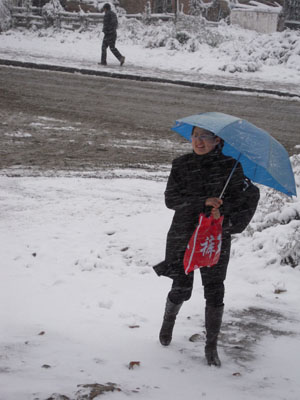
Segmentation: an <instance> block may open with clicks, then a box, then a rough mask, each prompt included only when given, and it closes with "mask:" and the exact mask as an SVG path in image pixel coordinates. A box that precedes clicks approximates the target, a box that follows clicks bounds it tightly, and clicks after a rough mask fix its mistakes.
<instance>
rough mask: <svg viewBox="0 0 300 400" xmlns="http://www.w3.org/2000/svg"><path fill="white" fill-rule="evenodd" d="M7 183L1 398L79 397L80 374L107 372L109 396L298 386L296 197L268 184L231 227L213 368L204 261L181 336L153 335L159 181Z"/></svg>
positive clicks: (299, 163)
mask: <svg viewBox="0 0 300 400" xmlns="http://www.w3.org/2000/svg"><path fill="white" fill-rule="evenodd" d="M293 165H294V170H295V172H296V182H297V189H298V193H299V187H300V157H299V156H294V157H293ZM145 174H146V173H145ZM145 178H147V176H146V175H145ZM0 187H1V196H0V207H1V208H0V209H1V225H0V241H1V243H2V245H3V247H4V248H3V250H2V258H1V268H0V281H1V282H2V285H1V291H0V300H1V304H2V307H1V309H0V319H1V330H0V335H1V340H0V388H1V389H0V399H1V400H33V399H41V400H45V399H48V398H51V399H57V400H63V399H67V397H59V396H58V395H54V394H55V393H56V394H58V393H59V394H61V395H65V396H68V398H69V399H83V397H80V396H83V395H84V393H88V392H89V389H87V388H86V389H84V388H83V387H77V385H80V384H95V383H98V384H106V383H107V382H112V383H115V384H116V387H117V388H118V389H119V390H118V391H117V390H116V391H114V392H109V393H106V394H105V397H104V398H106V399H127V398H135V399H143V400H150V399H151V400H152V399H153V400H154V399H155V400H156V399H160V400H168V399H174V400H181V399H182V398H183V397H187V398H189V399H191V400H196V399H202V398H203V399H209V400H218V399H219V400H221V399H222V400H223V399H232V400H240V399H243V400H254V399H262V400H266V399H272V400H298V399H299V395H300V381H299V377H300V376H299V371H300V359H299V357H298V354H299V346H300V326H299V320H300V317H299V303H300V292H299V286H300V275H299V272H300V268H299V258H300V249H299V243H300V221H299V215H300V201H299V199H296V198H293V199H289V198H287V197H286V196H284V195H280V194H277V193H273V191H272V190H266V191H265V190H264V189H263V190H262V197H261V201H260V206H259V209H258V211H257V213H256V215H255V218H254V220H253V222H252V223H251V226H250V227H249V228H248V229H247V231H246V232H244V233H243V234H242V235H240V236H237V237H235V238H234V240H233V248H232V258H231V262H230V265H229V273H228V278H227V292H226V298H225V303H226V306H225V307H226V309H225V315H224V324H223V327H222V334H221V338H220V357H221V359H222V367H221V368H220V369H217V368H213V367H208V366H207V365H206V363H205V359H204V353H203V348H204V340H205V337H204V300H203V290H202V287H201V282H200V276H198V274H197V275H196V279H195V287H194V292H193V296H192V299H191V300H190V301H189V302H187V303H186V304H185V305H184V307H183V308H182V310H181V312H180V314H179V317H178V321H177V324H176V327H175V332H174V339H173V342H172V344H171V345H170V346H169V347H168V348H164V347H162V346H161V345H160V344H159V341H158V332H159V329H160V324H161V320H162V315H163V310H164V303H165V298H166V294H167V292H168V290H169V287H170V282H171V281H169V279H168V278H158V277H157V276H156V275H155V273H154V272H153V270H152V268H151V266H152V265H153V264H155V263H157V262H159V261H161V260H162V259H163V257H164V246H165V236H166V233H167V230H168V227H169V225H170V222H171V218H172V212H171V211H170V210H167V209H166V208H165V206H164V199H163V192H164V189H165V182H164V181H160V182H157V181H155V180H152V179H137V178H135V177H134V174H133V175H132V178H119V179H110V180H109V179H93V178H92V179H84V178H46V177H44V178H43V177H40V178H26V177H25V178H11V177H10V178H9V177H5V176H2V177H0ZM291 264H292V265H294V267H292V266H291ZM295 265H297V266H295ZM194 334H197V335H196V341H195V342H191V341H189V338H190V337H191V336H192V335H194ZM131 362H138V364H139V365H137V364H136V365H134V366H133V368H129V365H130V363H131ZM111 388H113V386H111ZM76 393H77V394H76ZM50 395H53V396H52V397H50ZM84 398H85V397H84ZM89 398H92V397H89Z"/></svg>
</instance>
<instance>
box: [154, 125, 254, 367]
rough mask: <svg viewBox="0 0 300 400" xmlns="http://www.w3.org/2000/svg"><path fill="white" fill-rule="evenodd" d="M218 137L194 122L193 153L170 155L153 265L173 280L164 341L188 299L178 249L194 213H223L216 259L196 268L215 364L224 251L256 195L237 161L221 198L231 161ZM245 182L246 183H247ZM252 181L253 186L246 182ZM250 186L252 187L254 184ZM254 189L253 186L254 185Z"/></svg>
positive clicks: (189, 280)
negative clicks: (167, 214)
mask: <svg viewBox="0 0 300 400" xmlns="http://www.w3.org/2000/svg"><path fill="white" fill-rule="evenodd" d="M222 147H223V141H222V139H221V138H219V137H218V136H215V135H214V134H213V133H212V132H209V131H206V130H204V129H202V128H199V127H194V128H193V131H192V148H193V152H192V153H189V154H186V155H183V156H181V157H179V158H177V159H175V160H174V161H173V163H172V169H171V173H170V176H169V179H168V183H167V188H166V191H165V203H166V206H167V207H168V208H170V209H173V210H174V211H175V214H174V217H173V221H172V224H171V227H170V230H169V232H168V236H167V244H166V256H165V260H164V261H163V262H161V263H159V264H158V265H156V266H155V267H154V270H155V272H156V273H157V274H158V275H163V276H167V277H169V278H171V279H172V280H173V283H172V287H171V290H170V292H169V293H168V296H167V302H166V307H165V313H164V318H163V324H162V327H161V330H160V334H159V339H160V342H161V344H162V345H164V346H168V345H169V344H170V343H171V340H172V332H173V328H174V324H175V320H176V316H177V314H178V312H179V310H180V308H181V306H182V304H183V302H184V301H187V300H189V299H190V297H191V294H192V289H193V280H194V272H191V273H189V274H188V275H186V274H185V272H184V267H183V258H184V253H185V250H186V247H187V244H188V242H189V239H190V237H191V236H192V234H193V232H194V230H195V228H196V226H197V224H198V220H199V215H200V213H205V214H206V215H207V216H209V215H210V214H212V215H213V217H214V218H216V219H218V218H219V217H220V216H221V215H223V216H224V220H223V231H222V247H221V254H220V259H219V261H218V263H217V264H216V265H214V266H213V267H203V268H200V273H201V278H202V284H203V287H204V297H205V300H206V307H205V327H206V345H205V356H206V359H207V363H208V365H215V366H220V365H221V362H220V359H219V356H218V352H217V340H218V335H219V332H220V327H221V323H222V316H223V310H224V303H223V300H224V280H225V278H226V271H227V265H228V262H229V256H230V243H231V234H233V233H239V232H241V231H242V230H243V229H245V227H246V226H247V225H248V223H249V222H250V219H251V217H252V216H253V214H254V211H255V209H256V204H257V201H258V197H259V192H258V189H257V190H255V193H256V196H255V195H254V196H249V194H248V193H247V194H246V192H247V191H245V184H246V185H247V184H249V180H248V181H247V178H245V177H244V174H243V170H242V167H241V165H240V164H239V163H238V164H237V167H236V170H235V172H234V174H233V176H232V178H231V180H230V182H229V184H228V187H227V189H226V191H225V194H224V196H223V199H220V198H219V196H220V193H221V192H222V189H223V187H224V185H225V183H226V181H227V178H228V176H229V175H230V172H231V170H232V169H233V167H234V165H235V163H236V160H234V159H232V158H231V157H226V156H225V155H223V154H222ZM247 182H248V183H247ZM252 186H253V185H252ZM254 188H255V187H254ZM255 189H256V188H255Z"/></svg>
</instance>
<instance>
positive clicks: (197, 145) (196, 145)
mask: <svg viewBox="0 0 300 400" xmlns="http://www.w3.org/2000/svg"><path fill="white" fill-rule="evenodd" d="M220 141H221V139H220V138H219V137H218V136H215V135H214V134H213V133H212V132H209V131H206V130H205V129H202V128H199V127H198V126H196V127H195V128H194V130H193V134H192V146H193V150H194V152H195V153H196V154H198V155H199V156H203V155H204V154H207V153H209V152H211V151H212V150H213V149H214V148H215V147H216V146H217V145H218V144H219V143H220Z"/></svg>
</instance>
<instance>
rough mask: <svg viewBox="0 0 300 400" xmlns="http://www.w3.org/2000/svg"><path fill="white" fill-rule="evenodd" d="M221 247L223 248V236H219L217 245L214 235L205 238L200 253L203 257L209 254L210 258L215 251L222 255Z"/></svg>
mask: <svg viewBox="0 0 300 400" xmlns="http://www.w3.org/2000/svg"><path fill="white" fill-rule="evenodd" d="M221 246H222V235H221V234H219V235H218V237H217V243H216V241H215V239H214V236H213V235H211V236H207V237H206V238H205V241H204V242H202V243H200V252H201V253H202V255H203V256H205V255H206V254H208V255H209V257H210V258H211V256H212V254H213V252H214V251H215V253H216V254H218V253H220V251H221ZM215 249H216V250H215Z"/></svg>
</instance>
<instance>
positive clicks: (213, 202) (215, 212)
mask: <svg viewBox="0 0 300 400" xmlns="http://www.w3.org/2000/svg"><path fill="white" fill-rule="evenodd" d="M222 204H223V200H222V199H219V198H217V197H209V198H208V199H206V201H205V205H206V206H210V207H212V210H211V215H212V216H213V218H214V219H219V218H220V217H221V214H220V210H219V207H221V205H222Z"/></svg>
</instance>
